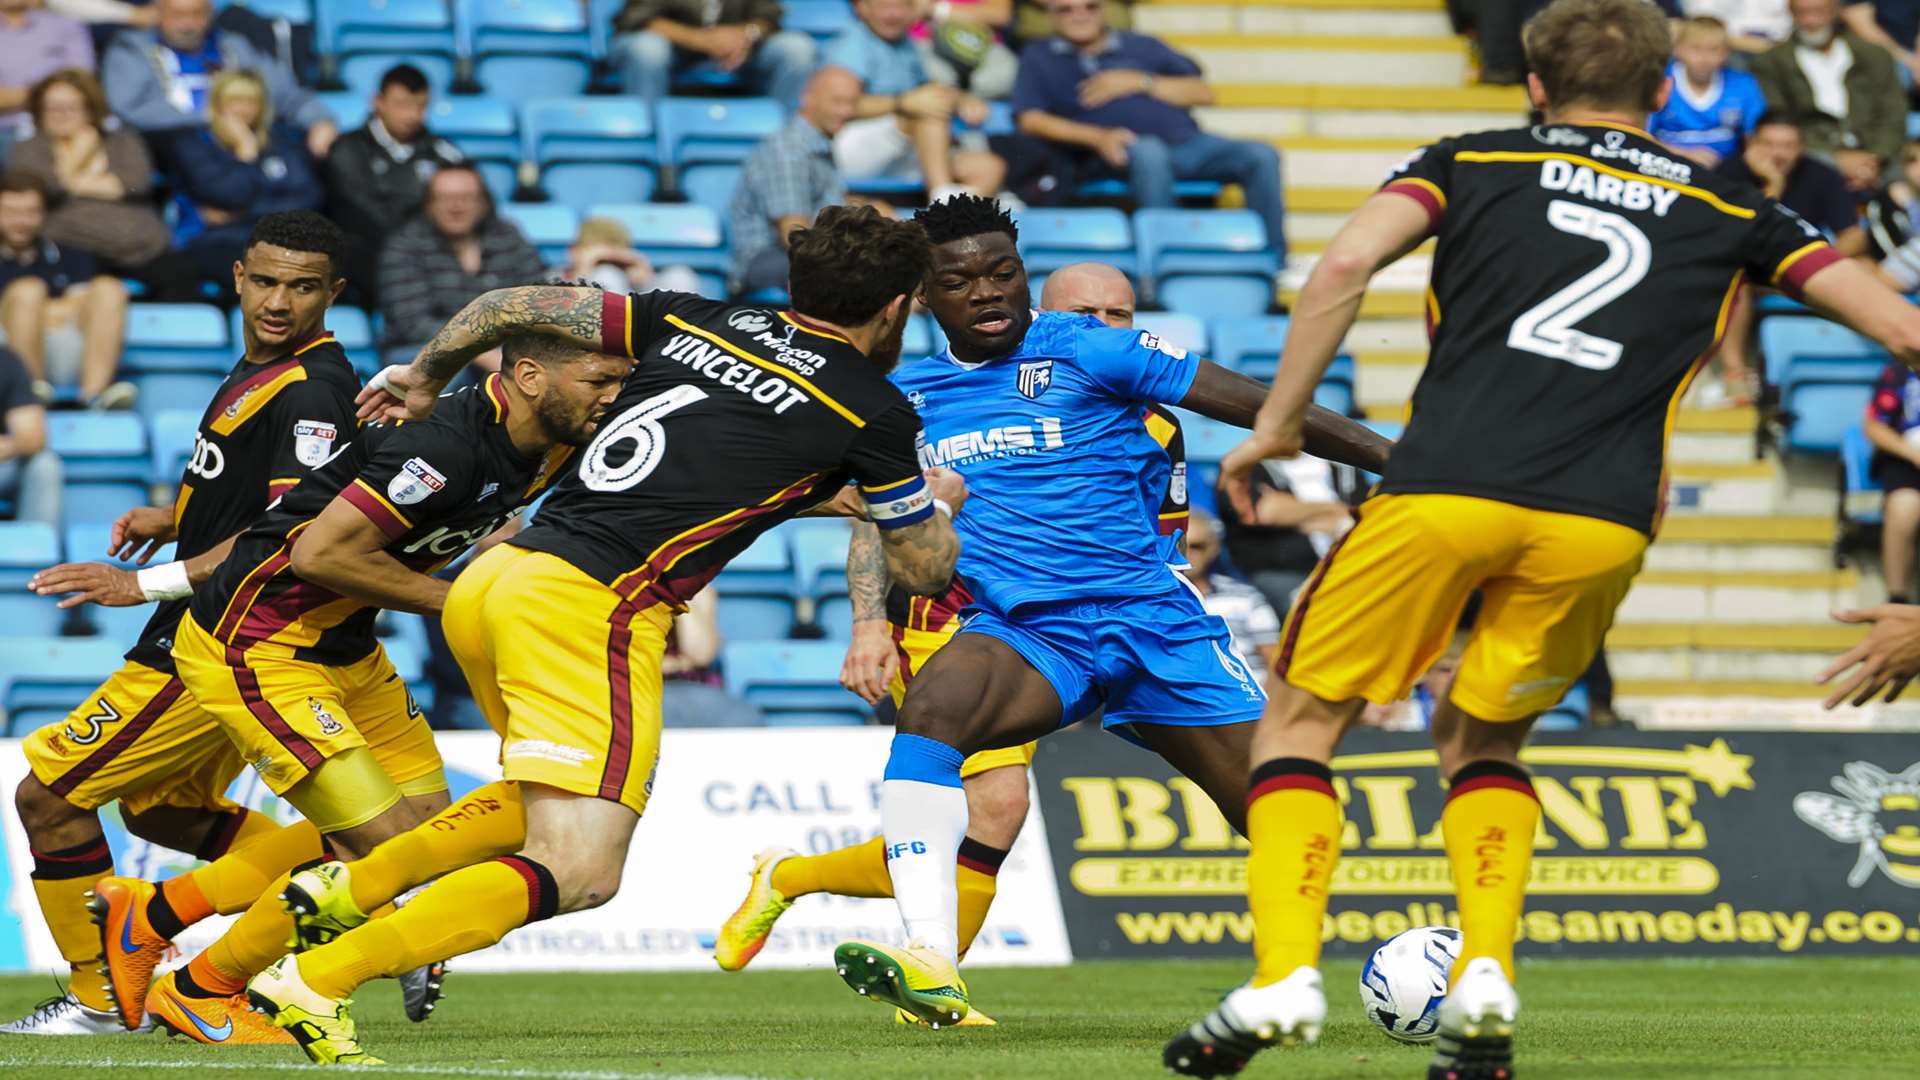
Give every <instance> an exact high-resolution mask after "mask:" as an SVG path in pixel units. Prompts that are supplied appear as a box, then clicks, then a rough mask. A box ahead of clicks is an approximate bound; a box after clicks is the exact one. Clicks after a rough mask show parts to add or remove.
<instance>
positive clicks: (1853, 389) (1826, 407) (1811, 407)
mask: <svg viewBox="0 0 1920 1080" xmlns="http://www.w3.org/2000/svg"><path fill="white" fill-rule="evenodd" d="M1872 397H1873V384H1872V383H1871V382H1868V381H1865V380H1858V381H1842V380H1836V381H1833V382H1825V381H1821V380H1818V379H1815V378H1811V377H1809V378H1803V379H1799V380H1796V381H1795V382H1792V383H1789V384H1787V386H1786V387H1784V388H1783V389H1782V390H1781V392H1780V407H1781V409H1783V410H1785V411H1786V412H1788V413H1790V414H1792V418H1793V419H1792V423H1791V424H1790V425H1789V426H1788V428H1787V443H1786V445H1787V449H1789V450H1794V451H1798V452H1801V453H1808V454H1833V453H1838V452H1839V451H1840V449H1841V447H1842V445H1843V444H1844V442H1845V439H1846V433H1847V429H1848V428H1850V427H1853V426H1854V425H1856V424H1858V423H1859V422H1860V414H1861V413H1863V412H1865V411H1866V409H1867V402H1868V400H1869V399H1871V398H1872Z"/></svg>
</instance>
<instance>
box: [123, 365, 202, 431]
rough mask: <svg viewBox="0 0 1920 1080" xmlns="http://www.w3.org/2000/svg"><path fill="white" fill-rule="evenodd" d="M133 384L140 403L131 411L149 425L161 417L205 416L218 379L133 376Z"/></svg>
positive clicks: (162, 375)
mask: <svg viewBox="0 0 1920 1080" xmlns="http://www.w3.org/2000/svg"><path fill="white" fill-rule="evenodd" d="M133 384H134V385H135V386H137V387H139V388H140V400H139V401H138V403H136V404H135V405H134V409H135V411H137V412H138V413H139V414H140V415H141V416H144V417H146V419H147V423H148V424H149V425H151V424H152V423H153V420H154V418H155V417H157V416H159V415H160V414H161V413H166V412H189V411H190V412H192V413H193V414H194V415H195V416H198V415H199V414H200V413H202V412H204V411H205V410H206V408H207V405H208V404H210V403H211V402H212V401H213V395H214V392H215V391H217V390H219V389H220V377H219V376H218V375H195V374H187V373H181V374H172V373H161V374H156V375H135V376H134V377H133Z"/></svg>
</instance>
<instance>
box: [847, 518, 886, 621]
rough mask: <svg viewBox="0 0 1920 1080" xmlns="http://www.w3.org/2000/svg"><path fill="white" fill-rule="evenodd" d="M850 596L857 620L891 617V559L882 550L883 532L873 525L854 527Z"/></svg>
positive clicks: (850, 549)
mask: <svg viewBox="0 0 1920 1080" xmlns="http://www.w3.org/2000/svg"><path fill="white" fill-rule="evenodd" d="M847 593H848V595H849V596H851V597H852V598H853V620H854V621H855V622H865V621H867V620H869V619H884V618H886V617H887V555H886V552H885V551H883V550H882V549H881V547H880V528H879V526H877V525H874V524H873V523H872V522H867V521H856V522H854V523H853V539H852V540H850V541H848V543H847Z"/></svg>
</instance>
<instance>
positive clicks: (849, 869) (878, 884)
mask: <svg viewBox="0 0 1920 1080" xmlns="http://www.w3.org/2000/svg"><path fill="white" fill-rule="evenodd" d="M886 847H887V842H886V841H885V840H884V839H882V838H880V837H878V836H876V837H874V838H873V839H871V840H869V841H867V842H866V843H864V844H855V845H854V846H852V847H843V848H840V849H838V850H836V851H829V852H827V853H825V854H823V855H796V856H794V857H793V858H790V859H782V860H780V864H779V865H778V866H775V867H774V868H773V881H772V883H771V884H772V885H773V887H774V889H775V890H776V891H778V892H779V893H780V895H781V896H784V897H786V898H787V899H789V900H792V899H794V898H795V897H799V896H806V895H807V894H809V893H817V892H823V893H831V894H832V895H834V896H870V897H871V896H892V895H893V878H892V877H891V876H889V875H888V873H887V854H886Z"/></svg>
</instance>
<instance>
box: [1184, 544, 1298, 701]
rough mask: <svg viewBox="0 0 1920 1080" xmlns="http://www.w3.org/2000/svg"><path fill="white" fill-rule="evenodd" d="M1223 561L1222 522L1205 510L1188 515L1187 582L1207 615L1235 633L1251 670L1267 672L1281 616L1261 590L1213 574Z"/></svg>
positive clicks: (1236, 643)
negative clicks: (1198, 595)
mask: <svg viewBox="0 0 1920 1080" xmlns="http://www.w3.org/2000/svg"><path fill="white" fill-rule="evenodd" d="M1219 560H1220V523H1219V522H1218V521H1216V520H1214V517H1213V515H1212V514H1209V513H1207V512H1206V511H1205V510H1192V511H1189V512H1188V514H1187V563H1188V566H1187V571H1186V574H1187V580H1188V581H1190V582H1192V583H1193V590H1194V591H1195V592H1197V593H1199V594H1200V604H1201V606H1202V607H1205V608H1206V609H1207V614H1209V615H1218V616H1220V618H1221V619H1222V620H1223V621H1224V622H1225V623H1226V624H1227V629H1228V630H1231V631H1233V643H1234V645H1235V646H1237V647H1238V648H1239V650H1240V660H1241V662H1242V663H1244V664H1246V665H1247V670H1249V671H1254V672H1261V673H1264V672H1266V671H1267V670H1268V669H1270V668H1271V667H1272V666H1273V650H1274V647H1275V646H1277V645H1279V644H1280V616H1279V614H1278V613H1276V612H1275V611H1274V608H1273V605H1272V604H1271V603H1269V602H1268V601H1267V598H1266V597H1265V596H1264V595H1262V594H1261V592H1260V590H1259V589H1256V588H1254V587H1253V586H1251V585H1248V584H1246V583H1245V582H1241V581H1235V580H1234V579H1233V578H1230V577H1228V576H1226V575H1225V574H1216V573H1214V572H1213V564H1214V563H1216V562H1218V561H1219Z"/></svg>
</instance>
